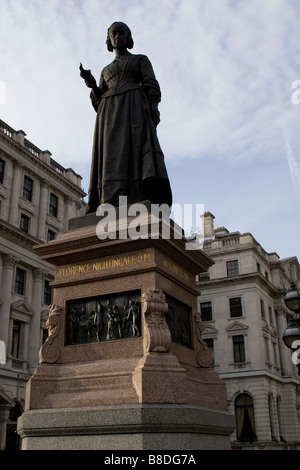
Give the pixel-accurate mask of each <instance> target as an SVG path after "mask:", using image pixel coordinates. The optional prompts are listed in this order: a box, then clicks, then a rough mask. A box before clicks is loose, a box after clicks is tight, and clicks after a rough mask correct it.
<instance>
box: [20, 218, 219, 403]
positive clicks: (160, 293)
mask: <svg viewBox="0 0 300 470" xmlns="http://www.w3.org/2000/svg"><path fill="white" fill-rule="evenodd" d="M36 251H37V252H38V253H39V254H40V255H41V256H42V258H43V259H44V260H47V261H48V262H50V263H53V264H54V265H55V269H56V274H55V280H54V283H53V288H54V298H53V306H52V308H51V311H50V315H49V320H48V328H49V337H48V339H47V341H46V342H45V343H44V345H43V346H42V348H41V351H40V364H39V366H38V368H37V370H36V371H35V373H34V374H33V376H32V378H31V380H30V381H29V383H28V385H27V394H26V410H38V409H55V408H78V407H87V406H89V407H90V406H103V405H121V404H122V405H126V404H138V403H140V404H141V403H149V404H150V403H151V404H153V403H162V404H163V403H165V404H192V405H197V406H204V407H209V408H213V409H216V410H227V398H226V388H225V383H224V382H223V381H222V380H221V379H220V377H219V376H218V374H217V373H216V372H215V371H214V370H213V369H212V368H210V362H211V355H210V351H209V350H208V348H207V346H206V344H205V342H204V341H203V340H202V338H201V332H202V330H203V324H202V322H201V317H200V314H199V313H198V312H197V296H198V295H199V291H198V289H197V287H196V283H195V275H196V274H199V273H201V272H204V271H207V269H208V267H209V266H211V265H212V263H213V261H212V260H211V259H210V258H209V257H208V256H206V255H205V254H204V253H203V252H202V251H201V250H198V251H186V250H185V242H184V240H180V239H175V238H174V237H173V236H172V237H171V239H162V238H161V237H160V238H159V239H150V238H149V239H140V240H128V239H125V240H124V239H121V240H120V239H117V240H99V239H98V237H97V236H96V230H95V226H88V227H81V228H78V229H75V230H71V231H69V232H67V233H66V234H63V235H61V236H59V237H58V238H57V239H56V240H53V241H52V242H50V243H48V244H45V245H39V246H38V247H36ZM137 290H139V291H140V292H141V305H142V312H141V336H140V337H135V338H122V339H118V340H112V341H103V342H94V343H90V344H75V345H66V343H65V338H66V302H67V301H69V300H74V299H82V298H89V297H93V296H97V295H108V294H115V293H122V292H130V291H137ZM165 295H168V296H171V297H172V298H173V299H176V300H178V301H180V302H182V303H183V304H184V305H187V306H188V307H189V308H190V309H191V315H190V330H191V345H190V347H186V346H184V345H182V344H177V343H175V342H174V341H173V340H172V338H171V333H170V329H169V327H168V325H167V322H166V315H167V312H168V305H167V303H166V299H165Z"/></svg>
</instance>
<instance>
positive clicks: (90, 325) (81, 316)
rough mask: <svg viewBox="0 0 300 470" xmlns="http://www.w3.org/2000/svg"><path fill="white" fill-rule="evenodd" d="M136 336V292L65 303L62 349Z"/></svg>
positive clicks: (138, 295)
mask: <svg viewBox="0 0 300 470" xmlns="http://www.w3.org/2000/svg"><path fill="white" fill-rule="evenodd" d="M138 336H141V293H140V291H134V292H125V293H120V294H111V295H105V296H98V297H93V298H87V299H76V300H69V301H67V315H66V345H72V344H84V343H93V342H96V341H110V340H117V339H123V338H133V337H138Z"/></svg>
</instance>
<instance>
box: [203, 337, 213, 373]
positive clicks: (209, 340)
mask: <svg viewBox="0 0 300 470" xmlns="http://www.w3.org/2000/svg"><path fill="white" fill-rule="evenodd" d="M203 341H205V342H206V344H207V346H208V348H209V350H210V352H211V355H212V360H211V364H210V365H211V366H213V365H214V363H215V350H214V340H213V338H206V339H204V338H203Z"/></svg>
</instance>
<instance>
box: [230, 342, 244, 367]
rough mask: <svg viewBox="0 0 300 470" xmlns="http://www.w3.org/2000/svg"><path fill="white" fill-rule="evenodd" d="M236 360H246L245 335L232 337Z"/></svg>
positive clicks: (234, 358)
mask: <svg viewBox="0 0 300 470" xmlns="http://www.w3.org/2000/svg"><path fill="white" fill-rule="evenodd" d="M232 341H233V360H234V362H245V342H244V336H243V335H237V336H233V337H232Z"/></svg>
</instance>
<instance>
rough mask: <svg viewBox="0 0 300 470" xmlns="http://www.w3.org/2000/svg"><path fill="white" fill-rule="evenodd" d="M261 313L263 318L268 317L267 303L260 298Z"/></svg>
mask: <svg viewBox="0 0 300 470" xmlns="http://www.w3.org/2000/svg"><path fill="white" fill-rule="evenodd" d="M260 313H261V318H263V319H264V320H265V318H266V312H265V303H264V301H263V300H261V299H260Z"/></svg>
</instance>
